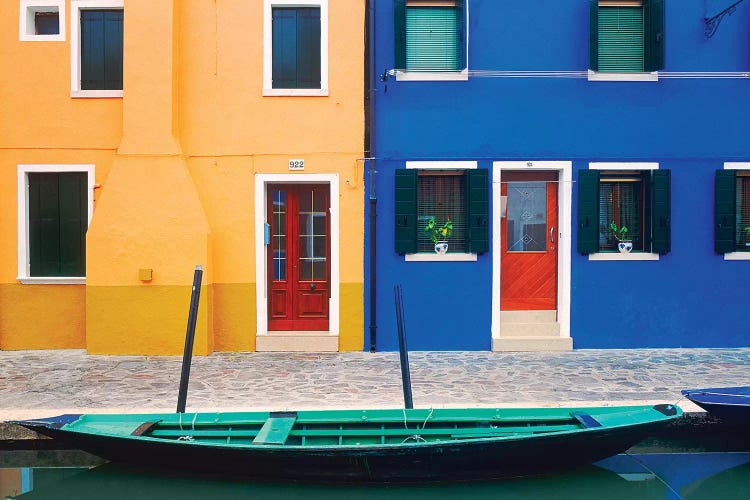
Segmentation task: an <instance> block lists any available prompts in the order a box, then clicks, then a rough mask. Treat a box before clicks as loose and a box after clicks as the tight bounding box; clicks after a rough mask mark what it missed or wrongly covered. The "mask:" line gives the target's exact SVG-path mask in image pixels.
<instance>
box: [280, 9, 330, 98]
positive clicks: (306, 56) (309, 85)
mask: <svg viewBox="0 0 750 500" xmlns="http://www.w3.org/2000/svg"><path fill="white" fill-rule="evenodd" d="M272 45H273V48H272V64H271V66H272V71H271V72H272V75H271V85H272V88H274V89H319V88H321V78H320V76H321V50H320V7H274V8H273V9H272Z"/></svg>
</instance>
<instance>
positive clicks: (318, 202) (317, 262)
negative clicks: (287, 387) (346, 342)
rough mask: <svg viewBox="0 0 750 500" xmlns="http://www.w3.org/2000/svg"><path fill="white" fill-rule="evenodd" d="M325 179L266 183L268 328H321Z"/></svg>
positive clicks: (325, 289) (326, 270) (324, 321)
mask: <svg viewBox="0 0 750 500" xmlns="http://www.w3.org/2000/svg"><path fill="white" fill-rule="evenodd" d="M329 208H330V194H329V188H328V185H319V184H273V185H270V186H269V187H268V207H267V214H268V220H269V222H270V226H271V242H270V244H269V245H268V246H267V248H268V256H267V258H268V283H269V293H268V330H269V331H326V330H328V302H329V297H330V289H331V287H330V275H331V265H330V261H331V258H330V256H331V250H330V248H331V244H330V210H329Z"/></svg>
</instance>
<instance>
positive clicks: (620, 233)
mask: <svg viewBox="0 0 750 500" xmlns="http://www.w3.org/2000/svg"><path fill="white" fill-rule="evenodd" d="M609 232H610V233H612V236H614V238H615V239H616V240H617V249H618V250H619V251H620V253H630V251H631V250H633V240H632V239H631V238H628V228H627V226H622V227H619V228H618V227H617V224H615V221H612V224H610V225H609Z"/></svg>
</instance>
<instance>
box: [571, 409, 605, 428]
mask: <svg viewBox="0 0 750 500" xmlns="http://www.w3.org/2000/svg"><path fill="white" fill-rule="evenodd" d="M570 416H571V417H573V418H574V419H576V420H578V422H579V423H580V424H581V425H582V426H583V428H584V429H590V428H592V427H601V426H602V424H601V422H599V421H598V420H597V419H595V418H594V417H592V416H591V415H589V414H588V413H585V412H582V411H572V412H570Z"/></svg>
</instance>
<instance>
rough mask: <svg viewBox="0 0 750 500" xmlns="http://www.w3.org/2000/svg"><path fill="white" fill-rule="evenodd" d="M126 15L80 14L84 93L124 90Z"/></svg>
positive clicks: (113, 13)
mask: <svg viewBox="0 0 750 500" xmlns="http://www.w3.org/2000/svg"><path fill="white" fill-rule="evenodd" d="M122 21H123V13H122V11H121V10H82V11H81V89H82V90H122V51H123V31H122V29H123V26H122Z"/></svg>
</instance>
